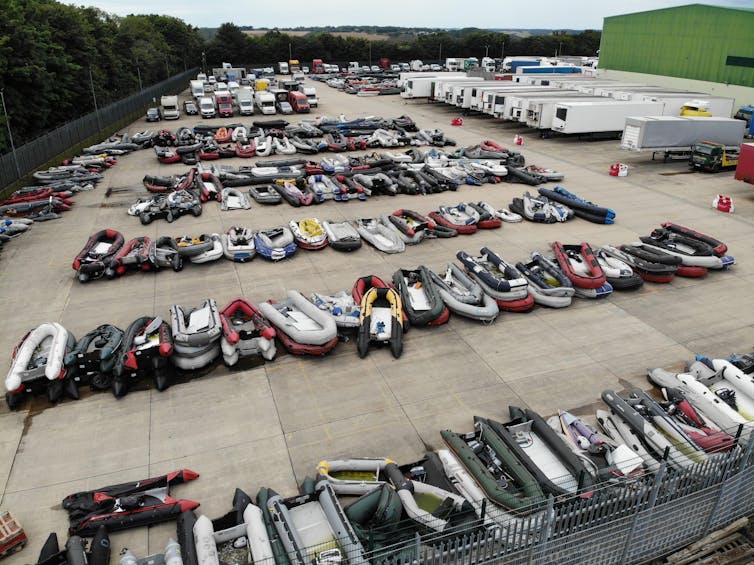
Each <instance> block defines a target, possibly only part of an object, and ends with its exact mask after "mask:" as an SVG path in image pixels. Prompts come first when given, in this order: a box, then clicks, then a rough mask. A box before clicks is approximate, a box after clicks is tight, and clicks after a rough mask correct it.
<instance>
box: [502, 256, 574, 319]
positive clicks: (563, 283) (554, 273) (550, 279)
mask: <svg viewBox="0 0 754 565" xmlns="http://www.w3.org/2000/svg"><path fill="white" fill-rule="evenodd" d="M516 269H518V271H519V272H520V273H521V275H523V277H524V278H525V279H526V282H528V283H529V286H528V287H527V289H528V292H529V296H531V297H532V298H533V299H534V302H536V303H537V304H541V305H542V306H549V307H550V308H565V307H567V306H570V305H571V300H572V297H573V295H574V292H575V291H574V288H573V285H572V284H571V281H570V280H569V279H568V277H566V276H565V274H563V271H561V270H560V268H559V267H558V266H557V264H555V263H554V262H553V261H551V260H550V259H548V258H547V257H545V256H543V255H542V254H541V253H537V252H536V251H535V252H533V253H532V254H531V261H529V262H528V263H516Z"/></svg>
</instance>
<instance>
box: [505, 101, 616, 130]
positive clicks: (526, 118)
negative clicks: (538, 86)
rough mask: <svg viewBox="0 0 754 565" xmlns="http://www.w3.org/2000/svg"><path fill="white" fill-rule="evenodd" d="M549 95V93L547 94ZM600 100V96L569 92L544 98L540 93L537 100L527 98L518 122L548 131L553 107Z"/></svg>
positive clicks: (553, 113)
mask: <svg viewBox="0 0 754 565" xmlns="http://www.w3.org/2000/svg"><path fill="white" fill-rule="evenodd" d="M548 94H549V93H548ZM599 100H602V97H601V96H590V95H589V94H584V93H582V92H570V93H567V94H565V93H563V94H555V93H553V94H551V95H549V96H545V93H542V94H541V95H539V96H538V97H537V98H529V99H528V104H527V106H526V109H525V112H524V111H523V110H524V108H522V113H521V116H519V118H518V119H519V121H521V122H525V123H526V125H527V126H528V127H530V128H535V129H540V130H549V129H550V126H552V118H553V116H554V115H555V107H556V106H557V105H558V104H560V103H561V102H566V101H567V102H570V101H576V102H595V101H599Z"/></svg>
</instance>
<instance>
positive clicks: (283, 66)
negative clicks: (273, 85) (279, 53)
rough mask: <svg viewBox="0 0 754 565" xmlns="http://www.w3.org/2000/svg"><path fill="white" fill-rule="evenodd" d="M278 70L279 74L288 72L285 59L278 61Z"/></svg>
mask: <svg viewBox="0 0 754 565" xmlns="http://www.w3.org/2000/svg"><path fill="white" fill-rule="evenodd" d="M278 70H279V71H280V74H281V75H287V74H288V73H289V72H290V71H289V70H288V63H287V62H285V61H280V62H279V63H278Z"/></svg>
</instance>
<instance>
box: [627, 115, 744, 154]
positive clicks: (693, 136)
mask: <svg viewBox="0 0 754 565" xmlns="http://www.w3.org/2000/svg"><path fill="white" fill-rule="evenodd" d="M745 128H746V123H745V122H744V121H743V120H736V119H734V118H715V117H702V116H632V117H628V118H626V123H625V129H624V130H623V137H622V138H621V143H620V148H621V149H625V150H627V151H651V152H653V153H659V152H664V153H672V152H677V151H690V150H691V146H692V145H694V143H696V142H698V141H712V142H715V143H720V144H722V145H725V146H731V145H739V144H740V143H741V141H742V140H743V137H744V129H745Z"/></svg>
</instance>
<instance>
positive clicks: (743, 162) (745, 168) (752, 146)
mask: <svg viewBox="0 0 754 565" xmlns="http://www.w3.org/2000/svg"><path fill="white" fill-rule="evenodd" d="M736 180H742V181H744V182H747V183H749V184H754V143H742V144H741V156H740V157H739V159H738V166H736Z"/></svg>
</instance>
